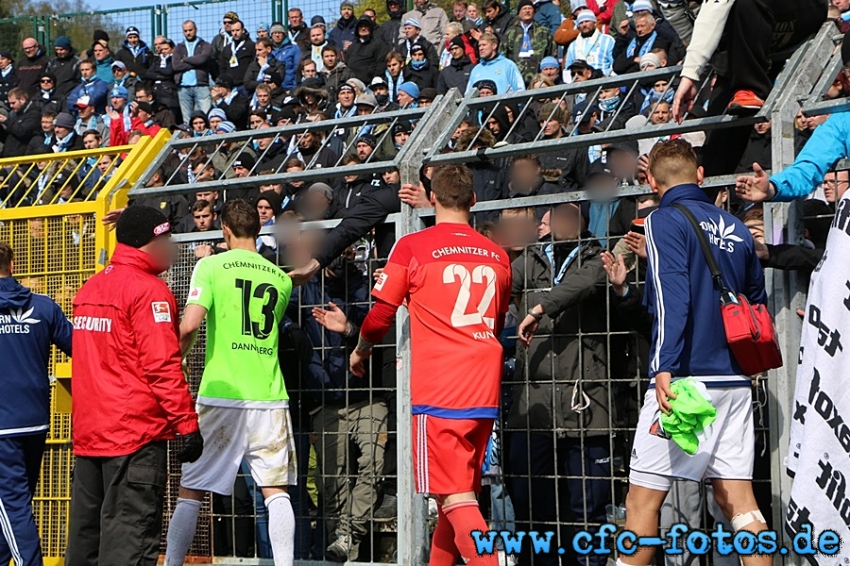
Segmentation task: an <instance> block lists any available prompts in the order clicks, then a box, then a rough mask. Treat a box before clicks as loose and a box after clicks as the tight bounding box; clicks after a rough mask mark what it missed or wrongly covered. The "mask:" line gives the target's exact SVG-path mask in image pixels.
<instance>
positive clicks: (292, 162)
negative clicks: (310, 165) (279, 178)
mask: <svg viewBox="0 0 850 566" xmlns="http://www.w3.org/2000/svg"><path fill="white" fill-rule="evenodd" d="M293 167H300V168H301V169H307V164H306V163H304V162H303V161H301V159H299V158H298V157H290V158H289V159H287V160H286V161H285V162H284V164H283V169H282V171H284V172H286V170H287V169H292V168H293Z"/></svg>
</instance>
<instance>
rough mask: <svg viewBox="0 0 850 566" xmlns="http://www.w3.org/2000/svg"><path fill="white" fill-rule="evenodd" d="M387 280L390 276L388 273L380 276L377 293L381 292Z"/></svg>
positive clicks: (376, 285) (376, 288)
mask: <svg viewBox="0 0 850 566" xmlns="http://www.w3.org/2000/svg"><path fill="white" fill-rule="evenodd" d="M387 278H388V276H387V272H386V271H384V272H382V273H381V275H380V276H378V281H377V282H376V283H375V290H376V291H380V290H382V289H383V288H384V283H386V282H387Z"/></svg>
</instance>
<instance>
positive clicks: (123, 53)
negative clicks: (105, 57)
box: [115, 39, 156, 77]
mask: <svg viewBox="0 0 850 566" xmlns="http://www.w3.org/2000/svg"><path fill="white" fill-rule="evenodd" d="M155 58H156V55H154V54H153V52H151V48H150V47H148V44H147V43H145V42H144V41H142V40H141V39H140V40H139V44H138V45H137V46H136V47H135V49H134V48H133V47H131V46H130V44H129V43H128V42H127V40H126V39H125V40H124V42H123V43H122V44H121V48H120V49H119V50H118V53H116V54H115V60H116V61H121V62H122V63H124V65H126V66H127V71H128V72H129V73H132V74H134V75H136V76H137V77H141V76H142V75H143V74H144V72H145V71H146V70H147V69H149V68H150V66H151V65H152V64H153V61H154V59H155Z"/></svg>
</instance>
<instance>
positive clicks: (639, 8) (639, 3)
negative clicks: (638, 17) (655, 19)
mask: <svg viewBox="0 0 850 566" xmlns="http://www.w3.org/2000/svg"><path fill="white" fill-rule="evenodd" d="M652 11H653V10H652V3H651V2H650V1H649V0H635V1H634V2H632V13H634V12H652Z"/></svg>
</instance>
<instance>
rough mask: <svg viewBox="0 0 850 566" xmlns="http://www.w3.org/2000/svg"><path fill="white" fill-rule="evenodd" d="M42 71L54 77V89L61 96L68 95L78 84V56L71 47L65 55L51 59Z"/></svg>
mask: <svg viewBox="0 0 850 566" xmlns="http://www.w3.org/2000/svg"><path fill="white" fill-rule="evenodd" d="M44 71H45V72H46V73H53V75H54V76H55V77H56V90H57V91H58V92H59V94H60V95H62V96H68V94H69V93H70V92H71V91H72V90H73V89H74V87H75V86H77V85H78V84H80V58H79V57H77V54H76V52H75V51H74V48H73V47H72V48H71V49H69V50H68V56H67V57H64V58H60V57H54V58H53V59H51V60H50V62H48V63H47V67H46V68H45V69H44Z"/></svg>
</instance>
